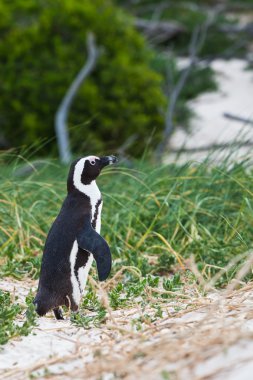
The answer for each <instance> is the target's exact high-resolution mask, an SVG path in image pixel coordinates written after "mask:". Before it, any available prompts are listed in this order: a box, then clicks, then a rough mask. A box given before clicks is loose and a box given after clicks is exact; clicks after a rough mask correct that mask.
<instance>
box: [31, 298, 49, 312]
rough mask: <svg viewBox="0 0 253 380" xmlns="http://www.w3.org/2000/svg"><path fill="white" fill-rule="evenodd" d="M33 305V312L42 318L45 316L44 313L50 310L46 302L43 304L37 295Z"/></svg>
mask: <svg viewBox="0 0 253 380" xmlns="http://www.w3.org/2000/svg"><path fill="white" fill-rule="evenodd" d="M33 304H34V305H35V311H36V313H37V314H38V315H39V316H40V317H43V315H46V313H47V312H48V311H49V310H50V307H48V304H47V303H46V302H43V301H42V300H41V299H40V297H38V295H37V296H36V297H35V299H34V300H33Z"/></svg>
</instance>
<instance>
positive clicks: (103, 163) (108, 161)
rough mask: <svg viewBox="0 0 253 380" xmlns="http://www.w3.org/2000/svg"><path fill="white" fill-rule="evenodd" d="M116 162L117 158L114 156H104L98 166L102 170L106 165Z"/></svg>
mask: <svg viewBox="0 0 253 380" xmlns="http://www.w3.org/2000/svg"><path fill="white" fill-rule="evenodd" d="M117 161H118V159H117V157H115V156H104V157H100V165H101V168H104V167H105V166H107V165H112V164H115V163H116V162H117Z"/></svg>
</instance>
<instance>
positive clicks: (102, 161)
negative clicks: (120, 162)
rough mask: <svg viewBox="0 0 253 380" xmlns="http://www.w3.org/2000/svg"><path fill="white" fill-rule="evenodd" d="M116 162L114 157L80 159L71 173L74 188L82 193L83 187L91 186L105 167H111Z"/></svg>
mask: <svg viewBox="0 0 253 380" xmlns="http://www.w3.org/2000/svg"><path fill="white" fill-rule="evenodd" d="M116 161H117V158H116V157H114V156H104V157H97V156H87V157H83V158H81V159H80V160H78V161H77V162H76V163H75V165H74V171H73V172H72V176H73V177H72V178H73V184H74V187H75V188H76V189H78V190H79V191H82V192H84V190H85V189H84V187H87V185H89V184H91V183H92V182H93V181H94V180H95V179H96V178H97V177H98V176H99V174H100V172H101V170H102V169H103V168H104V167H105V166H107V165H111V164H113V163H115V162H116ZM72 178H71V179H70V180H72ZM86 190H87V189H86Z"/></svg>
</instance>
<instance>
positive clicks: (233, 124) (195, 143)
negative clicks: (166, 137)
mask: <svg viewBox="0 0 253 380" xmlns="http://www.w3.org/2000/svg"><path fill="white" fill-rule="evenodd" d="M211 66H212V68H213V69H214V71H215V73H216V79H217V82H218V85H219V90H218V91H217V92H210V93H205V94H203V95H200V96H199V97H197V98H196V99H195V100H194V101H192V102H190V103H189V105H190V107H191V108H192V110H193V111H194V113H195V117H194V118H193V119H192V121H191V128H190V130H191V132H190V135H189V134H187V133H186V132H185V131H184V130H183V129H180V128H179V129H178V130H176V132H175V133H174V135H173V136H172V139H171V142H170V145H171V147H172V148H174V149H179V148H181V147H184V148H188V149H192V148H203V147H206V146H207V145H211V144H224V143H231V142H234V141H235V140H238V141H251V142H252V144H253V124H249V123H243V122H238V121H233V120H229V119H227V118H225V117H224V113H230V114H232V115H236V116H239V117H242V118H244V119H250V120H253V101H252V99H253V72H252V70H247V63H246V62H245V61H243V60H239V59H233V60H230V61H224V60H215V61H214V62H213V63H212V65H211ZM188 85H190V84H188ZM252 149H253V147H252V146H251V147H246V148H243V147H241V148H240V149H238V147H237V148H234V149H233V156H234V158H236V159H238V158H241V157H244V156H245V155H247V154H249V153H250V152H251V151H252ZM208 154H210V151H208V150H205V151H201V152H192V151H191V152H189V153H183V154H182V155H181V157H180V160H181V161H183V162H185V161H188V160H197V161H202V160H203V159H205V158H206V156H207V155H208ZM227 154H229V150H228V149H226V150H223V151H222V153H218V151H215V153H214V154H213V158H214V159H217V160H218V159H219V158H220V157H221V156H224V155H227ZM173 160H175V155H174V154H171V155H169V156H168V157H167V158H166V161H167V162H171V161H173Z"/></svg>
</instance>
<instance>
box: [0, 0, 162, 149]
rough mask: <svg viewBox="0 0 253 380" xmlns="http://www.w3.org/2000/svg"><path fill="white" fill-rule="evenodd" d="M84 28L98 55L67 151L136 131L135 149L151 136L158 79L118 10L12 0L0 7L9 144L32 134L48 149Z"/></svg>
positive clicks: (1, 110) (100, 145)
mask: <svg viewBox="0 0 253 380" xmlns="http://www.w3.org/2000/svg"><path fill="white" fill-rule="evenodd" d="M89 31H93V32H94V34H95V36H96V40H97V44H98V45H99V46H101V47H102V50H103V52H102V55H101V57H100V59H99V61H98V64H97V66H96V69H95V71H94V72H93V73H92V75H91V76H90V77H89V78H88V80H87V81H86V82H85V84H83V85H82V86H81V88H80V90H79V92H78V95H77V97H76V99H75V101H74V104H73V106H72V109H71V114H70V118H69V124H70V127H71V128H70V135H71V140H72V147H73V149H74V150H75V151H79V152H83V151H85V150H92V151H97V152H99V151H101V150H111V149H113V148H115V147H117V146H118V145H120V144H122V143H123V142H124V141H125V140H126V139H127V138H128V137H129V136H131V135H133V134H137V136H138V137H139V138H138V143H137V142H136V144H135V146H132V152H134V153H135V154H138V153H141V152H142V150H143V148H144V147H145V144H146V142H147V139H148V137H149V136H150V134H151V133H152V132H153V131H155V133H154V136H155V139H154V140H153V142H154V143H155V142H156V141H158V138H159V132H160V130H161V127H162V123H163V117H162V110H163V107H164V104H165V97H164V95H163V94H162V91H161V86H160V84H161V76H160V75H159V74H157V73H155V72H154V71H152V70H151V69H150V68H149V62H150V60H151V58H152V54H151V52H150V50H147V48H146V47H145V43H144V40H143V38H142V37H141V36H140V35H139V34H138V33H137V32H136V31H135V29H134V28H133V27H132V25H131V20H130V18H129V17H128V16H127V15H126V14H125V13H124V12H123V11H121V10H120V9H119V8H117V7H116V6H114V5H112V4H111V2H110V0H92V1H91V0H87V1H82V2H80V1H78V0H72V1H68V0H43V1H42V0H38V1H34V0H13V1H11V2H7V1H4V2H1V4H0V36H1V46H0V70H1V73H2V78H3V80H2V81H1V84H0V89H1V99H0V122H1V125H2V129H3V131H4V133H5V137H6V138H7V139H8V141H9V143H10V144H11V145H16V146H17V145H18V146H20V145H22V144H27V145H29V144H34V142H35V141H36V139H38V138H39V139H41V140H47V141H49V142H50V143H49V144H47V145H46V148H44V150H45V151H46V149H47V152H46V153H48V152H49V149H50V150H54V149H55V141H54V115H55V112H56V110H57V107H58V106H59V103H60V101H61V100H62V98H63V96H64V94H65V92H66V90H67V88H68V87H69V85H70V84H71V82H72V80H73V79H74V77H75V76H76V74H77V73H78V72H79V70H80V69H81V67H82V66H83V65H84V62H85V60H86V43H85V42H86V36H87V32H89Z"/></svg>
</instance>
